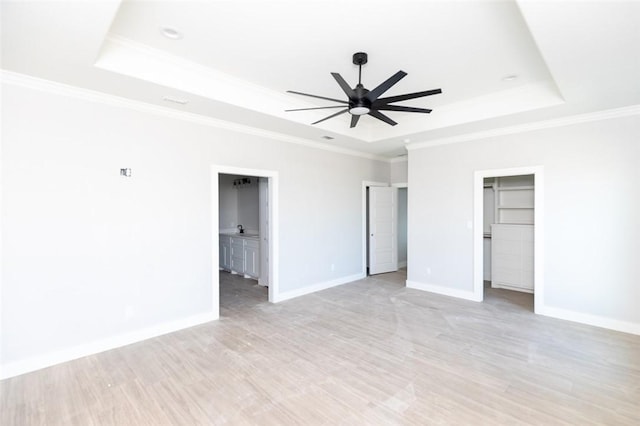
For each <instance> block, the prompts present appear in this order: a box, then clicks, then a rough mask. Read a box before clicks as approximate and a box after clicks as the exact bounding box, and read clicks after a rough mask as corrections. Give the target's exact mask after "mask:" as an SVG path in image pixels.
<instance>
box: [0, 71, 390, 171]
mask: <svg viewBox="0 0 640 426" xmlns="http://www.w3.org/2000/svg"><path fill="white" fill-rule="evenodd" d="M0 80H1V81H2V83H5V84H9V85H13V86H20V87H25V88H28V89H32V90H40V91H43V92H48V93H52V94H55V95H60V96H67V97H71V98H75V99H80V100H83V101H88V102H96V103H101V104H105V105H109V106H113V107H118V108H127V109H131V110H134V111H138V112H143V113H148V114H155V115H159V116H162V117H168V118H172V119H176V120H182V121H187V122H191V123H196V124H201V125H204V126H209V127H215V128H218V129H225V130H231V131H234V132H238V133H244V134H247V135H252V136H260V137H264V138H267V139H273V140H277V141H280V142H287V143H293V144H296V145H303V146H306V147H309V148H315V149H320V150H323V151H330V152H335V153H338V154H345V155H351V156H354V157H360V158H366V159H369V160H377V161H383V162H386V163H389V162H390V159H389V158H387V157H384V156H380V155H376V154H370V153H367V152H362V151H357V150H353V149H348V148H342V147H338V146H332V145H327V144H324V143H322V142H316V141H313V140H310V139H305V138H301V137H296V136H291V135H286V134H284V133H279V132H273V131H270V130H264V129H260V128H257V127H251V126H246V125H242V124H238V123H232V122H230V121H225V120H220V119H216V118H212V117H207V116H204V115H200V114H196V113H192V112H185V111H179V110H176V109H172V108H168V107H163V106H158V105H153V104H149V103H146V102H142V101H136V100H132V99H127V98H123V97H120V96H115V95H109V94H106V93H102V92H98V91H95V90H90V89H84V88H81V87H75V86H70V85H67V84H62V83H58V82H54V81H50V80H44V79H41V78H36V77H31V76H27V75H24V74H20V73H16V72H12V71H6V70H0Z"/></svg>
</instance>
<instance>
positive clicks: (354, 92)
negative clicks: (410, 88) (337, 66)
mask: <svg viewBox="0 0 640 426" xmlns="http://www.w3.org/2000/svg"><path fill="white" fill-rule="evenodd" d="M353 63H354V64H355V65H358V84H357V85H356V87H355V88H353V89H352V88H351V87H349V84H347V82H346V81H345V80H344V78H342V76H341V75H340V74H338V73H337V72H332V73H331V75H332V76H333V78H335V79H336V81H337V82H338V84H339V85H340V87H341V88H342V90H343V91H344V93H345V94H346V95H347V98H348V99H349V100H348V101H345V100H340V99H333V98H327V97H324V96H317V95H310V94H308V93H302V92H295V91H293V90H287V93H293V94H295V95H303V96H310V97H312V98H318V99H324V100H327V101H333V102H339V103H341V104H342V105H337V106H326V107H316V108H298V109H287V110H285V111H286V112H290V111H309V110H314V109H329V108H344V109H343V110H341V111H338V112H336V113H335V114H331V115H330V116H328V117H325V118H323V119H321V120H318V121H315V122H313V123H311V124H318V123H321V122H323V121H325V120H328V119H330V118H333V117H336V116H338V115H340V114H344V113H345V112H348V113H349V114H351V127H352V128H353V127H356V125H357V124H358V120H359V119H360V116H362V115H364V114H368V115H370V116H372V117H375V118H377V119H378V120H381V121H384V122H385V123H387V124H390V125H392V126H395V125H396V124H398V123H396V122H395V121H393V120H392V119H390V118H389V117H387V116H386V115H384V114H383V113H381V112H380V111H400V112H421V113H424V114H429V113H430V112H431V110H430V109H427V108H415V107H409V106H401V105H389V104H391V103H393V102H400V101H406V100H409V99H415V98H421V97H424V96H430V95H437V94H439V93H442V90H441V89H434V90H426V91H424V92H416V93H407V94H405V95H398V96H390V97H387V98H380V95H382V94H383V93H384V92H386V91H387V90H389V89H390V88H391V87H392V86H393V85H394V84H396V83H397V82H398V81H400V80H401V79H402V78H404V77H405V76H406V75H407V73H406V72H404V71H398V72H397V73H395V74H394V75H392V76H391V77H389V78H388V79H387V80H386V81H384V82H383V83H382V84H380V85H379V86H378V87H376V88H375V89H373V90H367V89H365V87H364V86H363V85H362V66H363V65H364V64H366V63H367V54H366V53H364V52H358V53H354V54H353ZM345 107H346V108H345Z"/></svg>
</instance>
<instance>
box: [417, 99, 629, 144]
mask: <svg viewBox="0 0 640 426" xmlns="http://www.w3.org/2000/svg"><path fill="white" fill-rule="evenodd" d="M639 114H640V105H630V106H626V107H622V108H614V109H608V110H603V111H596V112H590V113H586V114H577V115H570V116H568V117H562V118H556V119H553V120H544V121H536V122H533V123H525V124H518V125H515V126H509V127H500V128H496V129H491V130H485V131H481V132H474V133H465V134H462V135H458V136H452V137H448V138H438V139H432V140H429V141H424V142H414V143H409V144H406V145H405V148H406V149H407V150H408V151H412V150H416V149H422V148H428V147H431V146H436V145H448V144H452V143H460V142H470V141H474V140H479V139H487V138H491V137H496V136H505V135H513V134H517V133H525V132H531V131H534V130H542V129H550V128H554V127H564V126H570V125H573V124H580V123H588V122H592V121H599V120H609V119H612V118H621V117H629V116H632V115H639Z"/></svg>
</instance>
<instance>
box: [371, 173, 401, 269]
mask: <svg viewBox="0 0 640 426" xmlns="http://www.w3.org/2000/svg"><path fill="white" fill-rule="evenodd" d="M397 270H398V188H395V187H378V186H372V187H370V188H369V274H370V275H374V274H382V273H385V272H393V271H397Z"/></svg>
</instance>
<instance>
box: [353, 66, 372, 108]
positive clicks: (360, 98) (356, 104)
mask: <svg viewBox="0 0 640 426" xmlns="http://www.w3.org/2000/svg"><path fill="white" fill-rule="evenodd" d="M356 55H357V53H356ZM363 55H365V56H366V53H363ZM365 60H366V58H365ZM354 62H355V55H354ZM354 92H355V95H356V96H355V97H353V98H350V99H349V113H350V114H351V115H364V114H368V113H369V111H371V101H370V100H369V99H367V98H366V97H365V96H366V94H367V93H369V90H367V89H365V88H364V86H363V85H362V84H360V83H358V85H357V86H356V88H355V89H354Z"/></svg>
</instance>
